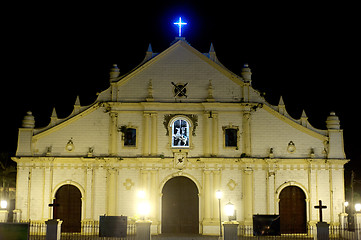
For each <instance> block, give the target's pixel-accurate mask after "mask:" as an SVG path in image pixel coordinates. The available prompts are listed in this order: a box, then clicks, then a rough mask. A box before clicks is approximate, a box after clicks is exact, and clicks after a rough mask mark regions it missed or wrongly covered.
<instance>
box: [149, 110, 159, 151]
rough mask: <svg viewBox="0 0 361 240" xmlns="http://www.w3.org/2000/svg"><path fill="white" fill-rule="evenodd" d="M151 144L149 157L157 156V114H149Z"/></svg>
mask: <svg viewBox="0 0 361 240" xmlns="http://www.w3.org/2000/svg"><path fill="white" fill-rule="evenodd" d="M151 125H152V129H151V133H152V134H151V142H150V149H151V155H152V156H157V140H158V137H157V113H152V114H151Z"/></svg>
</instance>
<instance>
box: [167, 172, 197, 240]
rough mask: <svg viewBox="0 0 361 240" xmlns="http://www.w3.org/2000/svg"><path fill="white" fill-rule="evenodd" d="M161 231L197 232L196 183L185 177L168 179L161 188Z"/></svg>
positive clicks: (174, 232)
mask: <svg viewBox="0 0 361 240" xmlns="http://www.w3.org/2000/svg"><path fill="white" fill-rule="evenodd" d="M162 193H163V196H162V233H173V234H177V233H193V234H198V233H199V199H198V188H197V186H196V184H195V183H194V182H193V181H192V180H190V179H189V178H187V177H183V176H179V177H174V178H172V179H170V180H169V181H168V182H167V183H166V184H165V185H164V187H163V190H162Z"/></svg>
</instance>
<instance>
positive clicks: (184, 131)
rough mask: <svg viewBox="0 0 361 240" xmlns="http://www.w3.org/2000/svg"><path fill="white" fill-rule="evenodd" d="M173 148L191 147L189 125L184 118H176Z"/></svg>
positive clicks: (173, 124)
mask: <svg viewBox="0 0 361 240" xmlns="http://www.w3.org/2000/svg"><path fill="white" fill-rule="evenodd" d="M171 127H172V147H185V148H187V147H189V130H190V128H189V123H188V121H187V120H185V119H184V118H176V119H175V120H174V121H173V123H172V125H171Z"/></svg>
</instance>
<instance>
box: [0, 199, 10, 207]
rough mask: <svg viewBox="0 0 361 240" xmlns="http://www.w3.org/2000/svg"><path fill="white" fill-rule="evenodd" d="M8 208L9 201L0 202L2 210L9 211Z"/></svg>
mask: <svg viewBox="0 0 361 240" xmlns="http://www.w3.org/2000/svg"><path fill="white" fill-rule="evenodd" d="M7 207H8V201H6V200H1V201H0V208H1V209H7Z"/></svg>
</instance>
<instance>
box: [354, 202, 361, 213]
mask: <svg viewBox="0 0 361 240" xmlns="http://www.w3.org/2000/svg"><path fill="white" fill-rule="evenodd" d="M355 211H356V212H361V203H356V204H355Z"/></svg>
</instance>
